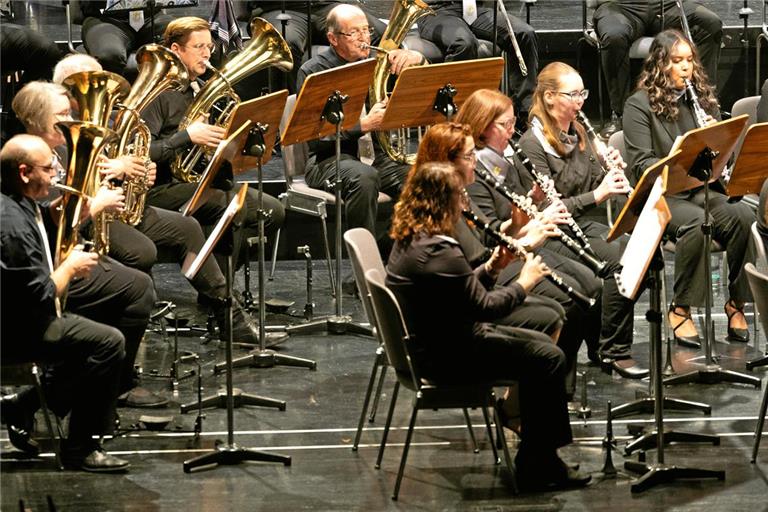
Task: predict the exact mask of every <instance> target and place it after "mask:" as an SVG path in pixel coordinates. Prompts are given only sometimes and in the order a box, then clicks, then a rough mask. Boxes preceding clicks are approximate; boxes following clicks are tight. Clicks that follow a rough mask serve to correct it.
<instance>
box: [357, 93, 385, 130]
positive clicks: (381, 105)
mask: <svg viewBox="0 0 768 512" xmlns="http://www.w3.org/2000/svg"><path fill="white" fill-rule="evenodd" d="M388 102H389V98H384V99H383V100H381V101H379V102H378V103H374V104H373V106H372V107H371V108H370V110H368V113H367V114H366V115H364V116H363V117H361V118H360V129H361V130H362V131H363V133H368V132H372V131H375V130H377V129H378V128H379V126H381V121H382V120H383V119H384V112H386V109H387V103H388Z"/></svg>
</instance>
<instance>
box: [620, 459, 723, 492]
mask: <svg viewBox="0 0 768 512" xmlns="http://www.w3.org/2000/svg"><path fill="white" fill-rule="evenodd" d="M624 469H626V470H627V471H632V472H633V473H643V476H641V477H640V478H638V479H637V480H635V481H634V482H633V483H632V484H631V485H630V489H631V490H632V492H643V491H645V490H646V489H650V488H651V487H653V486H654V485H658V484H663V483H670V482H674V481H675V480H684V479H696V480H701V479H703V478H712V479H717V480H721V481H724V480H725V471H719V470H712V469H697V468H680V467H677V466H667V465H666V464H654V465H650V466H649V465H647V464H643V463H641V462H632V461H628V462H625V463H624Z"/></svg>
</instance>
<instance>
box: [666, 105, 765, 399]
mask: <svg viewBox="0 0 768 512" xmlns="http://www.w3.org/2000/svg"><path fill="white" fill-rule="evenodd" d="M747 120H748V116H747V115H746V114H745V115H742V116H739V117H735V118H733V119H729V120H727V121H721V122H718V123H714V124H712V125H709V126H706V127H704V128H697V129H695V130H691V131H689V132H688V133H686V134H685V135H684V136H683V137H681V138H680V139H679V140H678V141H677V142H676V144H675V145H674V146H673V150H675V149H680V151H681V154H680V157H679V158H678V159H677V160H676V163H675V165H672V166H670V167H669V168H668V171H667V172H666V173H665V178H666V179H665V183H664V188H665V194H667V195H672V194H677V193H680V192H683V191H686V190H690V189H693V188H697V187H700V186H701V185H702V183H704V222H703V223H702V224H701V230H702V232H703V233H704V252H705V257H704V274H705V275H704V279H705V282H706V289H707V293H706V295H705V303H704V332H703V348H704V368H702V369H700V370H693V371H691V372H688V373H684V374H682V375H677V376H674V377H670V378H668V379H666V380H665V381H664V384H667V385H673V384H686V383H690V382H700V383H705V384H716V383H719V382H737V383H741V384H751V385H753V386H755V387H756V388H760V386H761V384H762V382H761V380H760V379H759V378H757V377H754V376H752V375H745V374H743V373H739V372H735V371H732V370H724V369H722V368H721V367H720V365H719V364H718V362H717V358H716V357H715V356H714V346H715V336H714V329H713V323H712V269H711V266H712V262H711V261H710V260H711V254H710V253H711V245H712V219H711V215H710V205H709V184H710V183H712V182H714V181H716V180H717V179H718V178H719V177H720V174H721V173H722V171H723V169H724V168H725V165H726V164H727V161H728V159H729V158H730V156H731V154H732V153H733V150H734V148H735V146H736V143H737V142H738V140H739V137H740V135H741V132H742V131H743V130H744V126H745V125H746V123H747Z"/></svg>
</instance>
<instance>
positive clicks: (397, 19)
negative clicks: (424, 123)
mask: <svg viewBox="0 0 768 512" xmlns="http://www.w3.org/2000/svg"><path fill="white" fill-rule="evenodd" d="M434 14H435V12H434V11H433V10H432V9H431V8H430V7H429V6H428V5H427V4H425V3H424V2H423V1H422V0H395V4H394V6H393V7H392V14H391V15H390V18H389V24H388V25H387V29H386V30H385V31H384V35H382V36H381V42H380V43H379V48H381V49H383V50H387V51H389V50H396V49H397V48H399V47H400V45H401V44H402V43H403V39H405V36H406V34H407V33H408V30H409V29H410V28H411V26H413V24H414V23H416V20H418V19H419V18H421V17H423V16H427V15H434ZM388 80H389V61H388V60H387V53H386V52H383V51H380V52H378V54H377V55H376V67H375V68H374V70H373V81H372V82H371V85H370V87H369V88H368V98H369V99H370V102H371V104H374V103H378V102H379V101H383V100H384V99H385V98H386V97H387V81H388ZM375 136H376V139H377V140H378V141H379V145H380V146H381V149H382V150H384V152H385V153H386V154H387V156H389V157H390V158H391V159H392V160H394V161H395V162H400V163H409V164H412V163H413V162H414V161H415V160H416V156H415V155H409V154H407V153H406V152H405V151H406V148H400V149H395V147H394V146H393V145H392V140H391V138H390V134H389V132H386V131H377V132H376V133H375Z"/></svg>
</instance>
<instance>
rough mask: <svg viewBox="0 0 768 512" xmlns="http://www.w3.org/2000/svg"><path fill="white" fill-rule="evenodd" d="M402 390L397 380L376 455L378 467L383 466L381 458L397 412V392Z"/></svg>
mask: <svg viewBox="0 0 768 512" xmlns="http://www.w3.org/2000/svg"><path fill="white" fill-rule="evenodd" d="M398 391H400V382H395V387H394V388H393V389H392V401H391V402H390V404H389V413H387V421H386V423H384V432H383V433H382V434H381V445H380V446H379V455H378V456H377V457H376V465H375V466H374V467H375V468H376V469H379V468H381V459H382V458H384V447H385V446H386V445H387V437H388V436H389V426H390V425H392V416H393V415H394V413H395V404H396V403H397V393H398Z"/></svg>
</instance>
